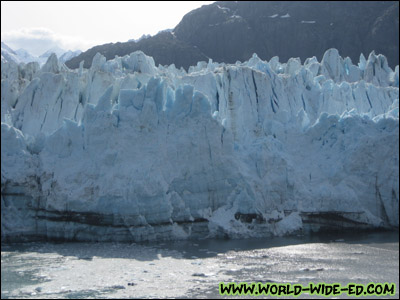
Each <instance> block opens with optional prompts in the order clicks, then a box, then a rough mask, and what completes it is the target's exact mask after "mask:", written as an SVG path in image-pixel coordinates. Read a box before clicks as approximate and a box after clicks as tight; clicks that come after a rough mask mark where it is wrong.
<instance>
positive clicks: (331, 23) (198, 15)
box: [66, 1, 399, 69]
mask: <svg viewBox="0 0 400 300" xmlns="http://www.w3.org/2000/svg"><path fill="white" fill-rule="evenodd" d="M398 35H399V13H398V2H396V1H368V2H365V3H361V4H360V2H353V1H342V2H340V3H339V2H338V3H336V2H326V1H302V2H282V1H265V2H259V1H245V2H233V1H221V2H215V3H213V4H210V5H203V6H202V7H200V8H197V9H195V10H193V11H191V12H189V13H188V14H186V15H185V16H184V17H183V18H182V20H181V21H180V22H179V24H178V25H177V26H176V27H175V28H174V29H173V31H172V32H165V31H161V32H159V33H158V34H157V35H155V36H153V37H149V38H146V39H143V40H140V41H138V42H134V41H132V42H125V43H120V42H119V43H114V44H113V43H109V44H104V45H98V46H95V47H93V48H91V49H89V50H87V51H85V52H83V53H81V54H80V55H78V56H77V57H74V58H72V59H71V60H69V61H67V62H66V65H67V66H68V67H70V68H77V67H78V66H79V63H80V62H81V61H82V60H84V61H85V63H84V67H86V68H88V67H90V65H91V62H92V59H93V57H94V55H95V54H96V53H97V52H100V53H101V54H102V55H104V56H105V57H106V59H107V60H109V59H113V58H114V57H115V55H118V56H123V55H127V54H130V53H132V52H134V51H137V50H141V51H143V52H145V53H146V54H147V55H150V56H152V57H153V58H154V60H155V62H156V64H161V65H169V64H175V65H176V67H178V68H180V67H183V68H185V69H188V68H189V66H192V65H195V64H196V63H197V62H198V61H200V60H203V61H207V60H208V59H209V58H211V59H213V60H214V61H218V62H225V63H235V62H236V61H237V60H239V61H244V60H248V59H249V58H250V57H251V55H252V54H253V53H257V54H258V55H259V56H260V58H262V59H266V60H269V59H271V58H272V57H274V56H279V58H280V60H281V61H287V60H288V59H289V58H291V57H300V59H301V60H302V61H304V59H306V58H308V57H312V56H316V57H317V59H318V60H319V61H320V60H321V59H322V56H323V54H324V52H325V51H326V50H327V49H329V48H337V49H338V50H339V51H340V53H342V55H343V56H349V57H350V58H351V59H352V61H358V59H359V55H360V53H364V54H369V53H370V52H371V51H373V50H375V51H376V53H382V54H384V55H385V56H386V57H387V58H388V62H389V65H390V66H391V67H392V68H393V67H394V66H396V65H398V63H399V59H398V44H399V38H398Z"/></svg>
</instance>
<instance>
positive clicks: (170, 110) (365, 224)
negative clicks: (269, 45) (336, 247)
mask: <svg viewBox="0 0 400 300" xmlns="http://www.w3.org/2000/svg"><path fill="white" fill-rule="evenodd" d="M1 79H2V81H1V122H2V124H1V238H2V241H14V240H41V239H42V240H43V239H49V240H77V241H147V240H166V239H187V238H205V237H229V238H241V237H267V236H274V235H287V234H293V233H298V232H309V231H318V230H324V229H342V228H356V229H368V228H398V226H399V183H398V182H399V67H398V66H397V67H396V68H395V70H392V69H391V68H390V67H389V66H388V63H387V60H386V58H385V57H384V56H383V55H376V54H375V53H374V52H372V53H371V54H370V55H369V57H368V59H366V58H365V57H364V56H363V55H361V56H360V61H359V63H358V64H353V63H352V61H351V60H350V59H349V58H342V57H341V56H340V55H339V53H338V51H337V50H336V49H329V50H328V51H326V52H325V54H324V56H323V59H322V61H321V62H318V61H317V59H316V58H315V57H313V58H309V59H307V60H306V61H305V62H304V63H303V64H302V63H301V61H300V59H298V58H291V59H289V61H288V62H287V63H280V62H279V58H278V57H274V58H272V59H271V60H270V61H269V62H266V61H262V60H261V59H259V58H258V57H257V55H255V54H254V55H253V57H252V58H251V59H250V60H249V61H247V62H244V63H241V62H238V63H236V64H223V63H215V62H213V61H212V60H210V61H209V62H199V63H198V64H197V66H193V67H191V68H190V69H189V71H188V72H186V71H185V70H184V69H176V68H175V66H174V65H170V66H158V67H156V66H155V63H154V60H153V58H151V57H148V56H146V55H145V54H144V53H143V52H140V51H138V52H134V53H132V54H130V55H126V56H124V57H116V58H115V59H113V60H109V61H106V59H105V57H104V56H102V55H100V54H97V55H96V56H95V57H94V59H93V63H92V66H91V68H90V69H84V68H83V63H81V67H80V68H79V69H77V70H70V69H68V68H67V67H66V66H65V65H64V64H63V63H61V62H59V60H58V59H57V57H56V56H55V55H54V54H53V55H51V56H50V57H49V59H48V60H47V62H46V63H45V64H44V65H43V66H42V67H39V65H38V64H37V63H28V64H21V65H17V64H16V63H14V62H12V61H5V60H2V62H1Z"/></svg>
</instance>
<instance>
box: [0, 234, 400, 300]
mask: <svg viewBox="0 0 400 300" xmlns="http://www.w3.org/2000/svg"><path fill="white" fill-rule="evenodd" d="M219 282H225V283H228V282H236V283H239V282H248V283H251V282H263V283H265V282H276V283H291V284H295V283H300V284H303V285H307V284H308V283H309V282H314V283H318V282H326V283H341V284H342V285H346V284H347V283H349V282H353V283H361V284H368V283H370V282H382V283H384V282H389V283H395V284H396V295H395V296H392V297H391V296H386V297H385V298H398V295H399V291H398V286H399V233H398V232H375V233H356V234H355V233H354V234H349V233H347V234H335V235H332V234H330V235H327V234H318V235H311V236H295V237H282V238H265V239H240V240H200V241H176V242H159V243H145V244H138V243H134V244H127V243H125V244H122V243H121V244H117V243H59V244H55V243H25V244H14V245H7V244H3V245H2V248H1V298H4V299H6V298H154V297H156V298H171V297H174V298H214V297H217V298H218V297H220V298H235V296H220V295H219V290H218V284H219ZM247 297H248V298H254V296H253V297H251V296H247ZM308 297H309V295H307V294H303V295H302V296H300V298H308ZM237 298H239V297H237ZM271 298H276V297H271ZM287 298H289V297H287ZM291 298H293V297H291ZM314 298H321V296H319V297H314ZM336 298H347V295H346V294H342V295H341V296H338V297H336ZM366 298H368V297H366ZM369 298H374V297H369ZM375 298H378V297H375Z"/></svg>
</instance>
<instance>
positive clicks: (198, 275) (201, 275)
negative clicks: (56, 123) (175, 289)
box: [192, 273, 207, 277]
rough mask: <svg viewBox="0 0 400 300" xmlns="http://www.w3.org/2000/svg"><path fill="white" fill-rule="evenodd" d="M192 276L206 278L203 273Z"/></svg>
mask: <svg viewBox="0 0 400 300" xmlns="http://www.w3.org/2000/svg"><path fill="white" fill-rule="evenodd" d="M192 276H195V277H207V275H206V274H204V273H193V274H192Z"/></svg>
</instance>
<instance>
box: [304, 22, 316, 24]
mask: <svg viewBox="0 0 400 300" xmlns="http://www.w3.org/2000/svg"><path fill="white" fill-rule="evenodd" d="M315 22H316V21H301V23H303V24H315Z"/></svg>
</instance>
